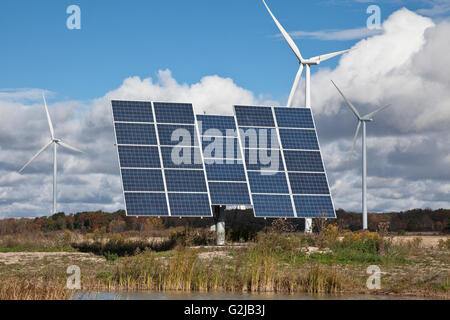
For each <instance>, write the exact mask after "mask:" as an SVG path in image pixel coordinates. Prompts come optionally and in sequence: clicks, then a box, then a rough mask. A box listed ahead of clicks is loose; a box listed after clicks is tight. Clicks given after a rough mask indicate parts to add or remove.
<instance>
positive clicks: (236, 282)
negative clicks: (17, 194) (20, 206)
mask: <svg viewBox="0 0 450 320" xmlns="http://www.w3.org/2000/svg"><path fill="white" fill-rule="evenodd" d="M212 240H213V234H210V233H208V232H207V231H205V230H190V231H178V232H176V233H174V234H172V235H171V236H170V237H167V238H164V237H162V238H157V239H155V238H149V237H148V236H146V235H138V234H133V235H120V234H115V235H108V234H106V235H101V236H100V237H99V236H98V235H80V234H72V233H70V232H63V233H53V234H51V235H49V234H26V235H16V236H14V237H11V236H5V237H2V238H0V299H69V298H71V297H72V294H73V293H74V292H73V291H71V290H68V289H66V281H67V278H68V276H69V275H68V274H67V273H66V269H67V267H68V266H70V265H77V266H79V267H80V269H81V285H82V291H84V292H97V291H119V290H179V291H203V292H212V291H227V292H282V293H296V292H308V293H314V294H316V293H323V294H332V293H344V294H345V293H348V294H389V295H414V296H422V297H435V298H444V299H448V298H449V289H450V283H449V281H450V239H449V238H446V237H445V236H439V237H437V236H434V237H427V236H421V237H414V236H404V237H401V236H395V237H389V236H381V235H380V234H378V233H369V232H366V233H351V232H345V233H342V232H339V230H338V229H337V228H336V227H333V226H328V227H326V228H324V229H323V230H322V231H321V232H320V233H318V234H314V235H304V234H300V233H284V234H279V233H273V232H269V233H259V234H258V237H257V239H256V240H255V241H252V242H247V243H234V244H232V245H229V246H225V247H215V246H212V245H208V244H210V243H211V241H212ZM369 265H377V266H379V267H380V269H381V289H379V290H369V289H367V287H366V281H367V278H368V277H369V275H368V274H367V273H366V270H367V267H368V266H369Z"/></svg>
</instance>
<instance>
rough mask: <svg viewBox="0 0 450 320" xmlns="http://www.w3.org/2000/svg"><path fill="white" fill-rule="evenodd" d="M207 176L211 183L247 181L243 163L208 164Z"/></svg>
mask: <svg viewBox="0 0 450 320" xmlns="http://www.w3.org/2000/svg"><path fill="white" fill-rule="evenodd" d="M206 175H207V176H208V180H209V181H246V178H245V171H244V165H243V163H242V161H236V163H232V164H229V163H226V162H225V161H224V163H217V162H214V163H211V164H206Z"/></svg>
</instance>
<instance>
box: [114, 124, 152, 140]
mask: <svg viewBox="0 0 450 320" xmlns="http://www.w3.org/2000/svg"><path fill="white" fill-rule="evenodd" d="M115 127H116V135H117V143H118V144H140V145H153V146H157V145H158V143H157V141H156V133H155V126H154V125H153V124H144V123H123V122H117V123H116V125H115Z"/></svg>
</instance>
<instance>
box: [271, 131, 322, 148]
mask: <svg viewBox="0 0 450 320" xmlns="http://www.w3.org/2000/svg"><path fill="white" fill-rule="evenodd" d="M280 138H281V144H282V145H283V149H303V150H319V144H318V142H317V137H316V132H315V131H314V130H297V129H280Z"/></svg>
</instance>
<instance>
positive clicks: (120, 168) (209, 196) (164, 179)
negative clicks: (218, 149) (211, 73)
mask: <svg viewBox="0 0 450 320" xmlns="http://www.w3.org/2000/svg"><path fill="white" fill-rule="evenodd" d="M114 102H122V103H126V102H137V103H149V104H150V107H151V114H152V116H153V122H142V121H140V122H138V121H121V120H117V121H116V120H115V118H114V109H113V103H114ZM154 103H155V102H154V101H147V100H141V101H139V100H133V101H128V100H111V115H112V120H113V128H114V139H115V146H116V150H117V161H118V164H119V171H120V180H121V185H122V195H123V199H124V204H125V213H126V215H127V216H129V215H128V207H127V202H126V197H125V193H129V194H131V193H138V194H146V193H149V194H160V195H164V198H165V199H166V204H165V205H166V207H167V214H166V213H161V214H160V215H158V214H148V215H144V214H143V215H130V216H136V217H137V216H157V217H162V216H164V217H171V216H172V213H171V207H170V201H169V193H180V194H206V195H207V197H208V207H209V215H176V216H175V217H201V218H203V217H212V216H213V212H212V206H211V194H210V191H209V184H208V180H207V174H206V167H205V161H204V158H203V150H202V147H201V140H200V134H199V129H198V124H197V116H196V113H195V109H194V106H193V105H192V104H190V103H188V105H191V106H192V112H193V116H194V118H193V120H194V123H192V124H188V125H191V126H193V127H194V133H195V134H194V137H193V139H196V142H197V146H196V145H195V141H194V143H193V146H191V147H192V148H199V151H200V155H201V162H202V168H201V169H200V168H198V169H193V168H183V170H195V171H200V170H202V171H203V175H204V177H205V184H206V191H207V192H169V191H168V189H167V182H166V176H165V171H164V170H165V169H168V170H174V168H165V166H164V162H163V158H162V153H161V147H162V146H161V144H160V141H159V132H158V124H163V125H164V124H168V125H177V124H178V123H170V122H169V123H166V122H164V123H160V122H157V118H156V114H155V107H154ZM164 103H167V102H164ZM169 103H171V102H169ZM174 104H180V103H174ZM116 123H136V124H150V125H153V128H154V132H155V135H156V142H157V145H151V146H152V147H157V148H158V154H159V161H160V167H159V168H151V169H148V168H135V167H133V168H127V167H124V168H122V166H121V163H120V155H119V146H120V145H119V144H118V139H117V132H116ZM179 125H180V126H184V125H187V124H186V123H179ZM127 146H134V144H127ZM136 146H141V145H138V144H137V145H136ZM167 147H174V146H167ZM122 169H146V170H147V169H148V170H159V171H161V175H162V179H163V184H164V191H162V192H158V191H156V192H155V191H125V186H124V183H123V176H122ZM175 170H176V169H175Z"/></svg>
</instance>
